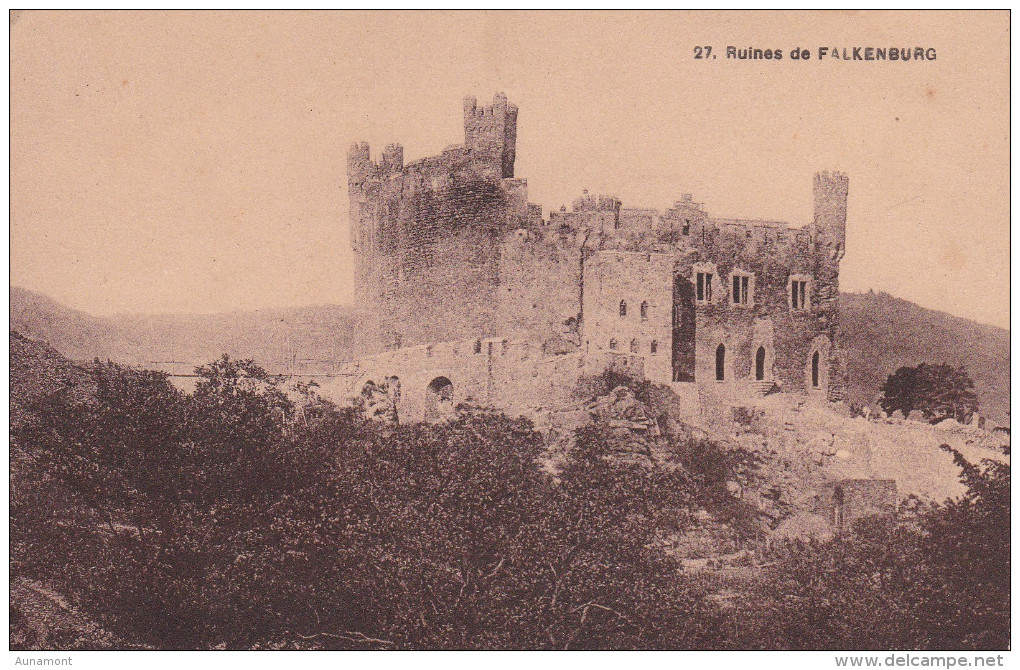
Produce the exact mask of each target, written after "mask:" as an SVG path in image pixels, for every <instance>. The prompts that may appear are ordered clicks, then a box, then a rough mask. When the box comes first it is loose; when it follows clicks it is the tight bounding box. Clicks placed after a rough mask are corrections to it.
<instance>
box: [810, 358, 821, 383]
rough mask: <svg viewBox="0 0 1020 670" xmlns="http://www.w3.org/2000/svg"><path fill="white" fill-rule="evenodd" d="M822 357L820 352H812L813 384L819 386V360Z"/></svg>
mask: <svg viewBox="0 0 1020 670" xmlns="http://www.w3.org/2000/svg"><path fill="white" fill-rule="evenodd" d="M820 358H821V357H820V356H819V355H818V352H817V351H816V352H815V353H813V354H811V386H812V387H813V388H818V362H819V359H820Z"/></svg>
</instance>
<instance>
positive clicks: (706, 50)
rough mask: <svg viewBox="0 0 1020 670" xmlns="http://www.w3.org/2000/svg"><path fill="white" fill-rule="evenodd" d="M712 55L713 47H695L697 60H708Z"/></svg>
mask: <svg viewBox="0 0 1020 670" xmlns="http://www.w3.org/2000/svg"><path fill="white" fill-rule="evenodd" d="M711 55H712V47H694V57H695V58H708V57H709V56H711Z"/></svg>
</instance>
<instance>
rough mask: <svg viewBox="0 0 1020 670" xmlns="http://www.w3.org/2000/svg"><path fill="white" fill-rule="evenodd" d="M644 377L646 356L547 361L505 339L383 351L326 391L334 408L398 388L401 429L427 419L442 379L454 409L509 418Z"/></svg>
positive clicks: (357, 364)
mask: <svg viewBox="0 0 1020 670" xmlns="http://www.w3.org/2000/svg"><path fill="white" fill-rule="evenodd" d="M610 369H612V370H621V371H623V370H626V371H630V372H631V374H634V375H636V376H637V377H641V376H642V375H643V369H642V361H641V360H640V358H639V357H631V356H625V355H612V354H596V355H592V356H583V355H581V354H579V353H574V354H566V355H559V356H542V354H541V351H540V350H538V348H537V347H535V346H534V344H533V343H531V342H528V341H520V340H510V339H501V338H488V339H475V340H459V341H453V342H438V343H435V344H431V345H425V346H413V347H404V348H401V349H399V350H395V351H387V352H382V353H380V354H376V355H374V356H369V357H366V358H363V359H361V360H359V361H356V362H354V363H351V364H350V365H349V366H347V368H346V369H345V371H344V377H343V378H342V380H341V382H340V383H339V384H334V385H331V386H330V387H327V388H324V389H323V394H324V395H325V396H326V397H329V398H330V399H332V400H335V401H341V402H342V401H344V400H349V399H353V398H355V397H357V396H358V395H360V394H361V392H362V389H363V388H364V387H365V385H367V384H369V383H370V382H371V383H372V384H374V385H383V384H387V385H389V386H391V387H393V388H397V387H399V400H397V402H396V405H397V416H398V417H399V420H400V421H402V422H413V421H421V420H428V419H430V418H437V417H434V416H433V417H430V416H429V410H430V407H431V406H432V405H430V403H432V404H434V403H435V400H436V398H435V394H433V393H432V391H431V390H430V389H431V388H435V387H436V382H437V380H444V382H443V383H444V384H445V380H448V381H449V383H450V385H451V386H452V389H451V391H450V393H449V397H448V398H447V400H448V406H449V409H451V410H452V409H453V408H454V407H456V406H457V405H459V404H462V403H463V404H468V405H475V406H481V407H496V408H499V409H500V410H501V411H503V412H506V413H507V414H509V415H526V414H533V413H539V412H542V411H543V410H548V409H550V408H556V407H561V406H562V405H564V404H565V403H566V402H568V401H569V399H570V397H571V394H572V393H573V392H574V390H575V389H576V388H577V383H578V380H579V379H580V378H581V377H587V376H595V375H598V374H601V373H602V372H603V371H605V370H610Z"/></svg>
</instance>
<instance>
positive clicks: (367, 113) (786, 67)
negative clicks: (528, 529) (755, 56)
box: [10, 11, 1009, 328]
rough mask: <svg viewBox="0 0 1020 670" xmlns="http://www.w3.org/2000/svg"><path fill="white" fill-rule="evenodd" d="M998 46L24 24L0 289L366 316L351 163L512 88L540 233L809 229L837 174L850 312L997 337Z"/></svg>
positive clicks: (1004, 123) (958, 26) (848, 15)
mask: <svg viewBox="0 0 1020 670" xmlns="http://www.w3.org/2000/svg"><path fill="white" fill-rule="evenodd" d="M1008 28H1009V17H1008V14H1007V13H1005V12H998V13H966V14H954V13H948V12H916V13H892V12H875V13H868V12H863V13H861V12H831V13H780V12H758V13H750V14H748V13H739V12H722V13H712V12H699V13H681V12H675V13H668V14H658V13H622V14H620V13H593V12H585V13H577V12H556V13H545V14H542V13H539V14H531V13H498V12H473V13H453V12H418V13H397V12H387V13H383V14H373V13H317V12H286V13H282V12H281V13H259V12H225V13H216V12H171V13H160V12H141V13H130V12H116V13H110V12H57V13H47V12H36V11H29V12H22V13H18V14H17V15H16V17H15V18H12V25H11V185H10V194H11V207H10V213H11V224H10V234H11V277H10V279H11V283H12V284H14V285H17V286H22V287H25V288H28V289H31V290H35V291H39V292H41V293H45V294H47V295H49V296H51V297H52V298H54V299H56V300H59V301H60V302H62V303H64V304H66V305H68V306H70V307H74V308H77V309H82V310H85V311H89V312H92V313H95V314H109V313H117V312H120V313H156V312H219V311H226V310H240V309H253V308H262V307H281V306H298V305H309V304H324V303H346V302H350V301H351V300H352V299H353V296H352V279H353V273H352V264H353V256H352V253H351V251H350V247H349V242H348V235H349V233H348V221H347V218H348V216H347V194H346V174H345V167H346V166H345V160H346V158H345V157H346V151H347V147H348V146H349V145H350V144H351V143H352V142H355V141H361V140H364V141H368V142H369V143H370V144H371V145H372V152H373V156H374V157H375V156H377V155H378V153H379V152H380V151H381V149H382V147H383V146H384V145H385V144H387V143H389V142H400V143H402V144H403V145H404V155H405V160H406V161H411V160H414V159H416V158H420V157H423V156H428V155H432V154H435V153H438V152H439V151H441V150H442V148H443V147H445V146H448V145H450V144H456V143H460V142H463V125H462V111H461V100H462V98H463V97H464V95H466V94H474V95H476V96H477V97H478V99H479V102H480V103H482V102H488V101H490V100H491V98H492V95H493V93H495V92H496V91H503V92H505V93H506V94H507V95H508V97H509V98H510V100H511V102H514V103H516V104H517V105H518V106H519V108H520V115H519V119H518V140H517V163H516V176H518V177H524V178H527V179H528V186H529V193H530V199H531V201H532V202H537V203H541V204H542V205H543V207H544V209H545V211H546V212H548V211H549V210H550V209H558V208H559V207H560V205H562V204H564V203H567V204H568V206H569V203H570V202H571V201H572V200H573V199H574V198H576V197H577V196H578V195H580V193H581V191H582V189H589V190H590V191H591V192H593V193H600V194H607V195H615V196H617V197H619V198H620V199H621V200H623V203H624V206H625V207H628V206H634V207H638V206H644V207H659V208H665V207H668V206H669V205H670V204H671V203H672V202H673V201H675V200H679V199H680V197H681V195H682V194H684V193H691V194H693V196H694V200H695V201H697V202H702V203H704V204H705V208H706V209H707V210H708V212H709V214H710V215H711V216H718V217H734V218H737V217H744V218H763V219H774V220H782V221H788V222H790V223H791V224H794V225H801V224H805V223H808V222H810V220H811V217H812V195H811V179H812V175H813V174H814V173H815V172H817V171H820V170H840V171H844V172H846V173H848V175H849V179H850V198H849V205H848V223H847V252H846V257H845V258H844V260H843V263H842V266H841V288H842V289H843V290H845V291H867V290H871V289H874V290H876V291H886V292H888V293H891V294H893V295H895V296H897V297H901V298H905V299H907V300H911V301H913V302H916V303H918V304H920V305H922V306H924V307H928V308H932V309H939V310H943V311H947V312H950V313H952V314H955V315H958V316H962V317H966V318H970V319H974V320H976V321H980V322H983V323H989V324H993V325H998V326H1002V327H1005V328H1008V327H1009V288H1008V287H1009V282H1008V279H1009V171H1008V170H1009V77H1008V74H1009V70H1008V68H1009V33H1008ZM695 46H712V47H713V55H715V56H717V57H716V58H715V59H695V58H694V57H693V56H694V47H695ZM727 46H736V47H738V48H746V47H753V48H760V49H767V48H771V49H782V51H783V59H782V60H778V61H776V60H757V61H755V60H746V61H741V60H735V59H728V58H726V55H725V54H726V47H727ZM821 46H826V47H828V48H829V50H830V52H831V50H832V49H834V48H838V49H842V48H844V47H845V48H847V50H848V52H850V53H852V52H851V50H852V47H855V46H860V47H866V46H874V47H897V48H902V47H916V46H920V47H925V48H934V49H935V51H936V60H934V61H930V60H925V61H913V60H912V61H910V62H890V61H875V62H865V61H843V60H841V59H840V60H835V59H831V58H823V59H821V60H819V59H818V48H819V47H821ZM795 47H800V48H806V49H809V50H810V53H811V58H810V59H809V60H807V61H804V60H793V59H790V58H789V52H790V50H791V49H793V48H795Z"/></svg>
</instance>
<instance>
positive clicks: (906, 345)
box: [10, 287, 1009, 425]
mask: <svg viewBox="0 0 1020 670" xmlns="http://www.w3.org/2000/svg"><path fill="white" fill-rule="evenodd" d="M840 307H841V317H840V318H841V328H842V341H843V346H844V348H845V349H846V350H847V354H848V364H849V370H850V399H851V400H852V401H854V402H858V403H861V404H871V403H874V401H875V399H876V398H877V396H878V389H879V386H881V384H882V382H884V381H885V378H886V377H887V376H888V375H889V374H890V373H892V372H893V371H895V370H896V368H898V367H901V366H903V365H917V364H918V363H922V362H928V363H942V362H947V363H950V364H953V365H963V366H965V367H966V369H967V372H968V373H969V374H970V376H971V378H972V379H973V380H974V383H975V386H976V390H977V393H978V398H979V399H980V402H981V412H982V414H984V415H985V416H987V417H988V418H989V420H991V421H992V422H994V423H995V424H997V425H1009V415H1008V412H1009V331H1007V330H1004V329H1002V328H996V327H994V326H986V325H982V324H979V323H975V322H973V321H969V320H967V319H961V318H959V317H955V316H951V315H949V314H945V313H943V312H937V311H934V310H929V309H924V308H923V307H919V306H917V305H915V304H913V303H911V302H907V301H906V300H900V299H899V298H894V297H892V296H890V295H888V294H886V293H866V294H859V293H844V294H842V295H841V303H840ZM10 314H11V328H13V329H16V330H17V331H18V332H20V333H21V334H23V335H24V336H26V337H28V338H30V339H33V340H41V341H45V342H48V343H49V344H50V346H52V347H54V348H55V349H57V350H58V351H60V352H61V353H62V354H64V355H65V356H67V357H68V358H71V359H76V360H91V359H92V358H94V357H99V358H101V359H107V358H108V359H110V360H114V361H118V362H122V363H128V364H131V365H141V366H145V367H149V368H154V369H162V370H167V371H169V372H176V373H186V372H190V371H191V370H192V369H193V368H194V367H195V366H196V365H199V364H201V363H205V362H208V361H211V360H213V359H215V358H217V357H219V355H220V354H222V353H229V354H230V355H232V356H236V357H242V358H254V359H255V360H256V361H258V362H259V363H260V364H261V365H263V366H264V367H265V368H267V369H268V370H270V371H271V372H278V373H284V372H303V371H304V372H318V373H322V372H329V371H332V369H333V368H334V367H335V366H336V364H337V363H338V362H339V361H342V360H344V359H350V358H352V357H356V356H359V355H363V354H365V353H369V351H370V349H371V343H370V341H369V339H368V338H367V336H366V334H367V333H369V332H373V330H374V327H373V326H372V325H370V321H369V319H370V315H368V314H365V313H364V312H362V311H359V310H358V309H356V308H354V307H349V306H341V305H322V306H313V307H297V308H290V309H272V310H258V311H252V312H230V313H225V314H196V315H155V316H142V315H117V316H110V317H96V316H92V315H90V314H87V313H85V312H80V311H77V310H74V309H70V308H68V307H65V306H63V305H61V304H59V303H57V302H55V301H53V300H51V299H50V298H47V297H45V296H42V295H39V294H37V293H33V292H31V291H27V290H24V289H20V288H14V287H12V288H11V312H10Z"/></svg>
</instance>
